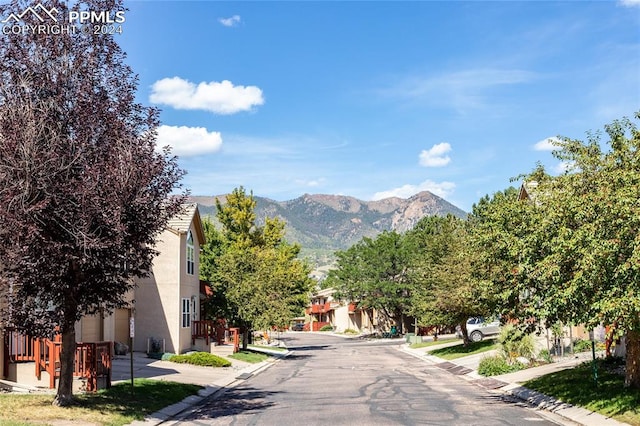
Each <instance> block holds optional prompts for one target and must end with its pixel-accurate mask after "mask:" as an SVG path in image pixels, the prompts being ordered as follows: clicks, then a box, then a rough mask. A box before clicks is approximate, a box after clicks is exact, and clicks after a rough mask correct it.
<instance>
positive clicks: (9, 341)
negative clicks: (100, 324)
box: [4, 330, 113, 392]
mask: <svg viewBox="0 0 640 426" xmlns="http://www.w3.org/2000/svg"><path fill="white" fill-rule="evenodd" d="M61 349H62V341H61V336H60V335H59V334H57V335H55V336H54V338H53V340H52V339H42V338H33V337H29V336H25V335H23V334H20V333H18V332H16V331H14V330H5V343H4V350H5V354H6V356H5V362H6V363H9V362H29V361H31V362H35V373H36V377H37V378H38V380H40V378H41V376H42V372H43V371H46V372H47V373H48V374H49V387H50V388H51V389H53V388H55V383H56V379H57V378H59V377H60V351H61ZM112 353H113V342H91V343H87V342H80V343H77V344H76V355H75V363H74V368H73V375H74V376H75V377H81V378H84V379H86V380H87V391H89V392H94V391H96V390H98V379H101V378H103V379H105V385H106V387H107V388H109V387H111V370H112V365H111V354H112ZM5 371H6V369H5Z"/></svg>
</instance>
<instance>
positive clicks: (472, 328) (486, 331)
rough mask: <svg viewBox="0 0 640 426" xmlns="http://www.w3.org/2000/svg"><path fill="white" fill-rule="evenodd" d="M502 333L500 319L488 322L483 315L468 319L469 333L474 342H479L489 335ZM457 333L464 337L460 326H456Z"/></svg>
mask: <svg viewBox="0 0 640 426" xmlns="http://www.w3.org/2000/svg"><path fill="white" fill-rule="evenodd" d="M496 334H500V320H495V321H491V322H486V321H485V319H484V318H482V317H472V318H469V319H468V320H467V335H468V336H469V340H471V341H472V342H479V341H481V340H482V339H484V338H485V337H487V336H495V335H496ZM456 335H457V336H458V337H459V338H462V330H460V326H457V327H456Z"/></svg>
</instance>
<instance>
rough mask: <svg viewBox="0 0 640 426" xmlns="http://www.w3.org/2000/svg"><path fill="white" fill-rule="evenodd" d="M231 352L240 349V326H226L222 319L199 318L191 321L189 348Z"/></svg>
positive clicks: (212, 351)
mask: <svg viewBox="0 0 640 426" xmlns="http://www.w3.org/2000/svg"><path fill="white" fill-rule="evenodd" d="M225 347H226V348H232V351H231V353H236V352H238V351H239V350H240V328H238V327H226V324H225V323H224V322H223V321H212V320H200V321H192V322H191V348H192V349H193V350H196V351H200V352H209V353H226V352H228V351H226V350H225V349H224V348H225Z"/></svg>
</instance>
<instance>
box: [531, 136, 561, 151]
mask: <svg viewBox="0 0 640 426" xmlns="http://www.w3.org/2000/svg"><path fill="white" fill-rule="evenodd" d="M558 142H560V139H558V138H557V137H555V136H551V137H549V138H546V139H543V140H541V141H540V142H536V144H535V145H533V149H535V150H536V151H553V150H556V149H558V148H559V147H558V145H557V144H558Z"/></svg>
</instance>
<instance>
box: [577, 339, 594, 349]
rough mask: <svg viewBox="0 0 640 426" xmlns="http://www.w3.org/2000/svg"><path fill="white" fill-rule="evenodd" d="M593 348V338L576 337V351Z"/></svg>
mask: <svg viewBox="0 0 640 426" xmlns="http://www.w3.org/2000/svg"><path fill="white" fill-rule="evenodd" d="M590 350H591V340H584V339H576V340H575V341H574V342H573V351H574V352H587V351H590Z"/></svg>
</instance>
